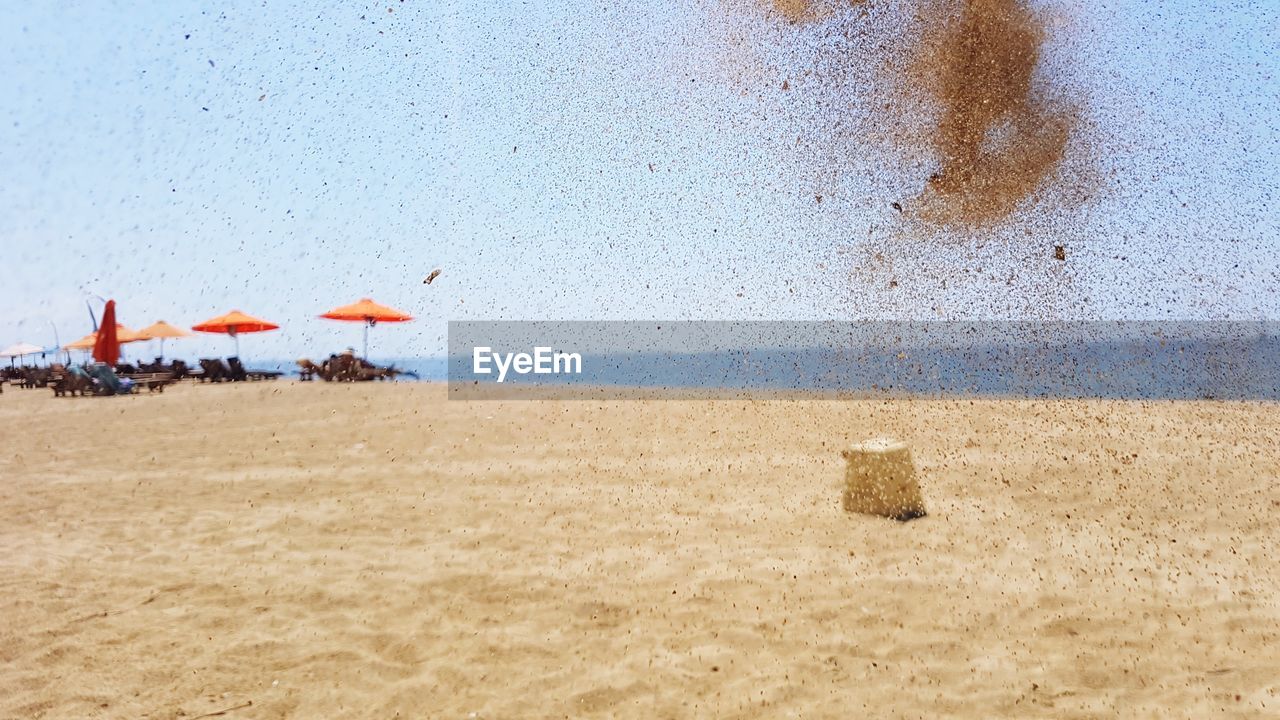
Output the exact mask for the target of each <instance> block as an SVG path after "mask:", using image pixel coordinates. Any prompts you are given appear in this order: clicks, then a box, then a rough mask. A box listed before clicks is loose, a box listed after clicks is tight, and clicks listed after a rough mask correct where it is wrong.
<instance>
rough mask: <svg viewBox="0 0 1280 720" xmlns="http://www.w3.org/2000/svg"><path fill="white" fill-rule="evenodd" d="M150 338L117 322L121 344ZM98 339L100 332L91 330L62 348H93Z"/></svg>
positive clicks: (118, 337) (117, 337) (117, 340)
mask: <svg viewBox="0 0 1280 720" xmlns="http://www.w3.org/2000/svg"><path fill="white" fill-rule="evenodd" d="M150 339H151V336H149V335H145V334H143V333H141V332H138V331H136V330H130V329H129V328H127V327H125V326H124V325H121V324H120V323H116V342H118V343H120V344H121V345H124V344H125V343H132V342H142V341H143V340H150ZM97 341H98V333H96V332H91V333H89V334H88V335H85V336H84V337H82V338H80V339H79V340H77V341H75V342H73V343H68V344H66V345H63V346H62V349H63V350H92V349H93V346H94V344H95V343H96V342H97Z"/></svg>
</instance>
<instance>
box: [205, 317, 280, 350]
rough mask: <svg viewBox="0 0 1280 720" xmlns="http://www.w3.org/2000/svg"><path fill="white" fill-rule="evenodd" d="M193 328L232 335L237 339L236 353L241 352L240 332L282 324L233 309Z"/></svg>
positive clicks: (275, 326)
mask: <svg viewBox="0 0 1280 720" xmlns="http://www.w3.org/2000/svg"><path fill="white" fill-rule="evenodd" d="M191 329H192V330H195V331H196V332H203V333H222V334H224V335H230V336H231V337H233V338H235V339H236V355H239V354H240V334H241V333H256V332H266V331H268V330H279V329H280V326H279V325H277V324H275V323H273V322H267V321H266V320H262V319H260V318H256V317H254V316H252V315H246V314H244V313H242V312H240V311H239V310H232V311H231V312H229V313H227V314H226V315H219V316H218V317H215V318H209V319H208V320H205V321H204V322H202V323H200V324H198V325H192V326H191Z"/></svg>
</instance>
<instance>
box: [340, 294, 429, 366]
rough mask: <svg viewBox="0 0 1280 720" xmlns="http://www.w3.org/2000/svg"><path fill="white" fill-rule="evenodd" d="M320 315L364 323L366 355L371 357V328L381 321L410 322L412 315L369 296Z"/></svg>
mask: <svg viewBox="0 0 1280 720" xmlns="http://www.w3.org/2000/svg"><path fill="white" fill-rule="evenodd" d="M320 317H322V318H326V319H328V320H342V321H345V322H361V323H364V356H365V357H366V358H367V357H369V328H371V327H373V326H374V325H377V324H378V323H380V322H408V321H409V320H412V319H413V316H412V315H409V314H408V313H404V312H401V311H399V310H396V309H395V308H389V307H387V306H386V305H382V304H380V303H376V302H374V301H373V300H371V299H369V298H361V299H360V301H359V302H354V303H351V304H350V305H343V306H342V307H336V308H334V309H332V310H330V311H329V312H327V313H325V314H323V315H321V316H320Z"/></svg>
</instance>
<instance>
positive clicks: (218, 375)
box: [200, 358, 232, 383]
mask: <svg viewBox="0 0 1280 720" xmlns="http://www.w3.org/2000/svg"><path fill="white" fill-rule="evenodd" d="M200 369H201V370H202V371H203V372H201V373H200V381H201V382H205V381H208V382H215V383H216V382H223V381H224V380H225V381H228V382H230V381H231V379H232V378H231V370H230V368H228V367H227V366H226V364H224V363H223V362H222V360H221V359H220V358H201V359H200Z"/></svg>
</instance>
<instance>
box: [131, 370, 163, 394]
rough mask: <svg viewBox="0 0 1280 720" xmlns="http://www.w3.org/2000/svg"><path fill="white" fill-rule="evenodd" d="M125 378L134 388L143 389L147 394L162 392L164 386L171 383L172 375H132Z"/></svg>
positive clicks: (147, 373) (159, 373)
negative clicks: (130, 381) (131, 382)
mask: <svg viewBox="0 0 1280 720" xmlns="http://www.w3.org/2000/svg"><path fill="white" fill-rule="evenodd" d="M125 377H127V378H128V379H130V380H132V381H133V386H134V387H135V388H143V387H145V388H146V389H147V392H164V388H165V386H166V385H168V384H170V383H172V382H173V373H168V372H144V373H132V374H130V375H126V376H125Z"/></svg>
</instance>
